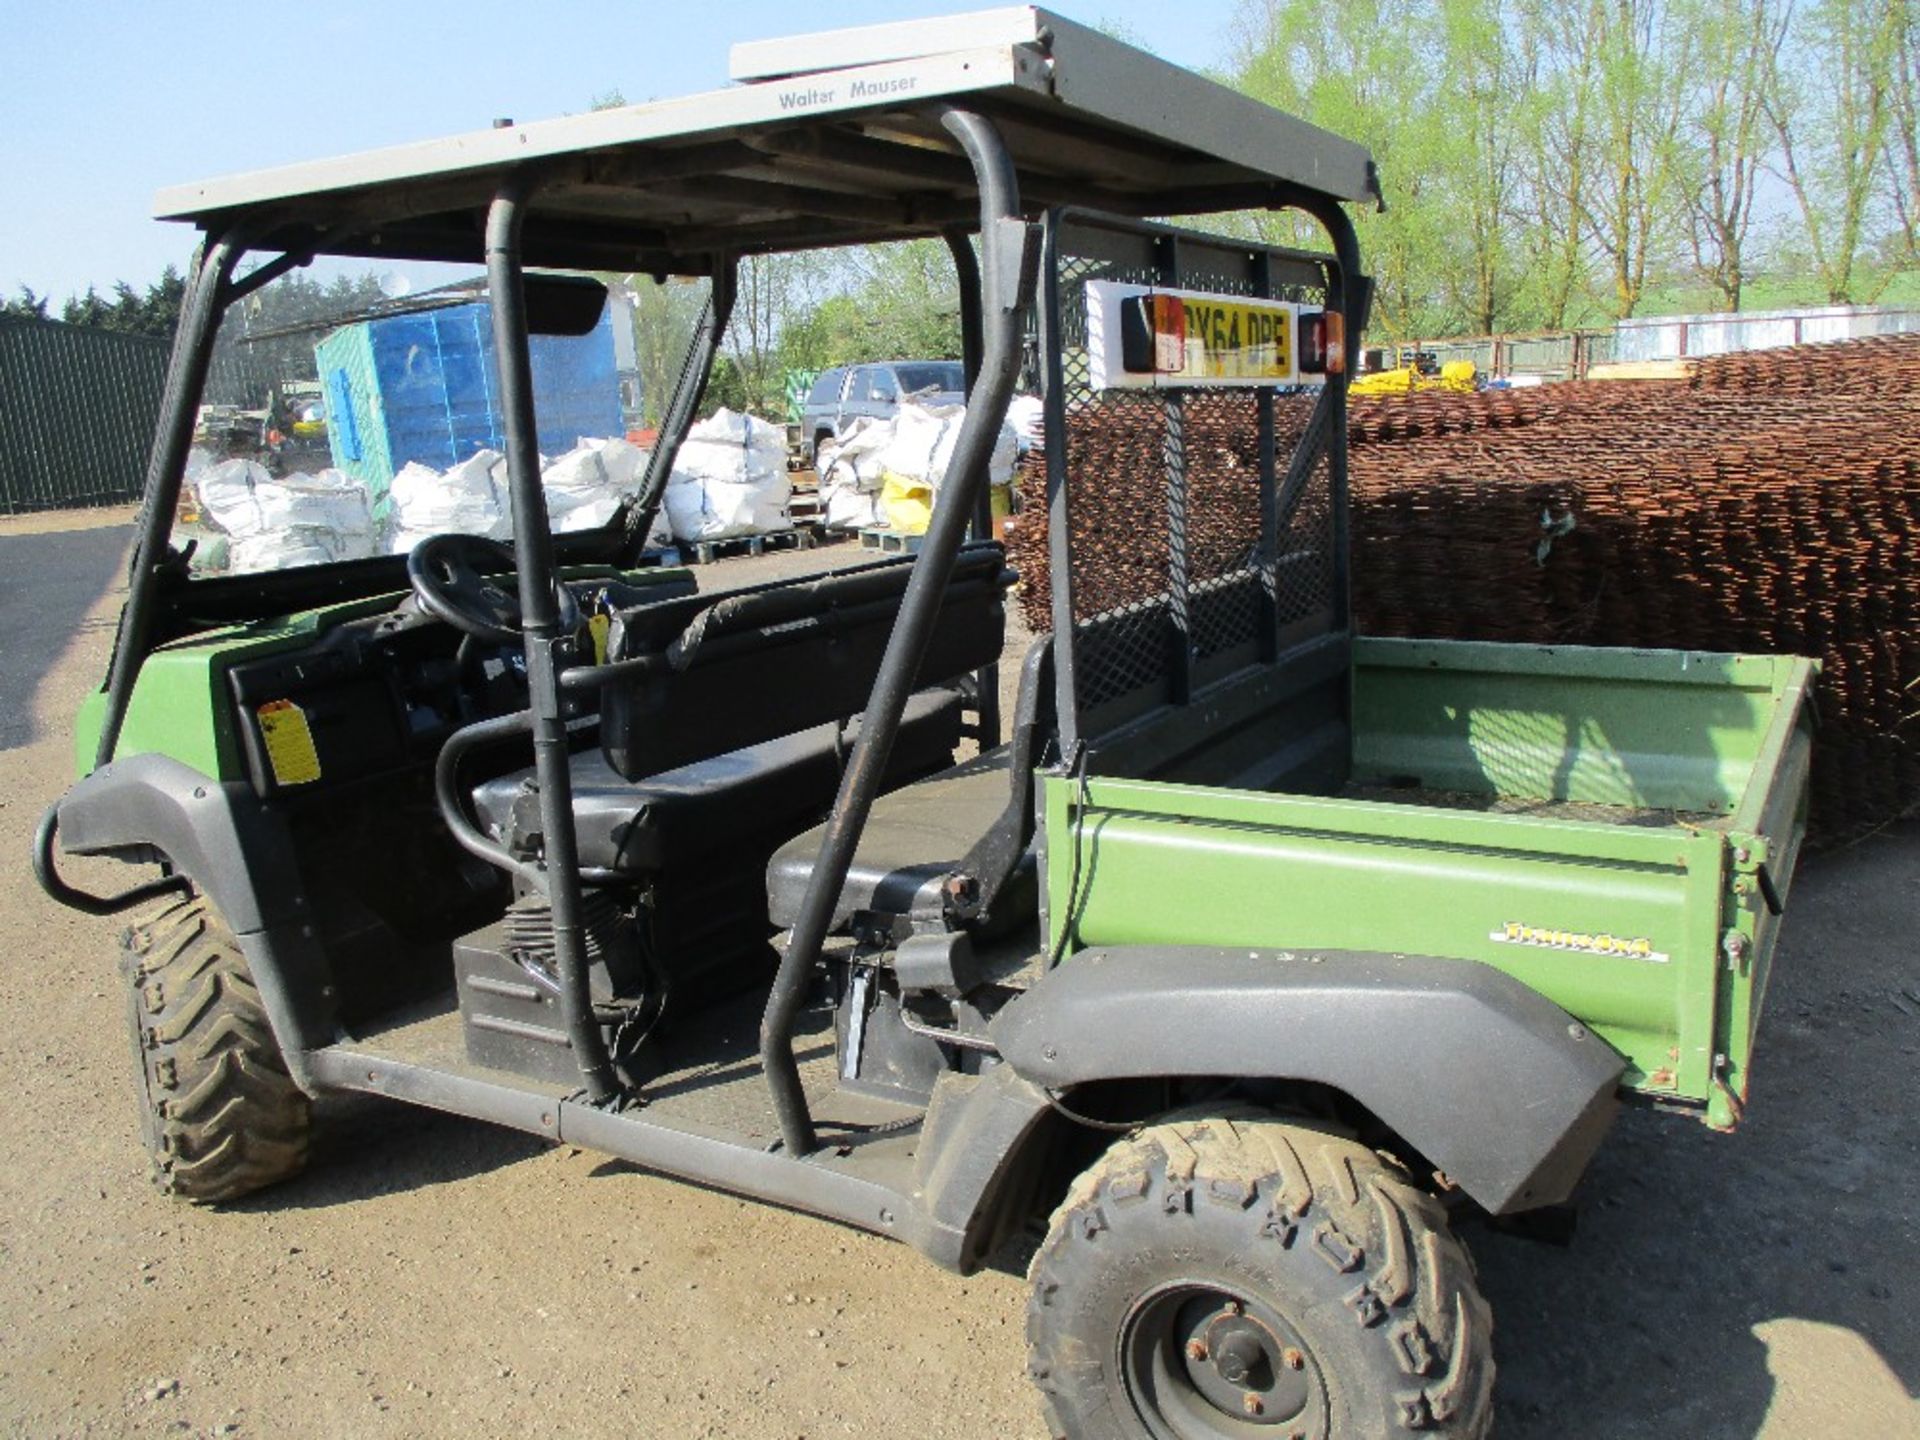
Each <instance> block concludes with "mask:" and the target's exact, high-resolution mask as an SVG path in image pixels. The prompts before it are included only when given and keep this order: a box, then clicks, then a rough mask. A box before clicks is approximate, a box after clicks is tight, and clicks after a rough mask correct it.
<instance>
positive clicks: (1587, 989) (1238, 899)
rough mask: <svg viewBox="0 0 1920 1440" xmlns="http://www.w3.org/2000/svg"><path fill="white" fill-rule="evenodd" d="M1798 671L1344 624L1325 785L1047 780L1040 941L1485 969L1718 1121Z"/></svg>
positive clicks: (1651, 1088) (1746, 998) (1781, 787)
mask: <svg viewBox="0 0 1920 1440" xmlns="http://www.w3.org/2000/svg"><path fill="white" fill-rule="evenodd" d="M1814 670H1815V666H1814V664H1813V662H1811V661H1807V660H1802V659H1797V658H1793V657H1785V656H1745V655H1718V654H1698V653H1691V652H1681V651H1647V650H1638V651H1628V650H1599V649H1582V648H1577V647H1542V646H1523V645H1492V644H1476V643H1466V642H1448V641H1409V640H1383V639H1361V640H1358V641H1356V642H1355V644H1354V662H1353V686H1352V695H1351V725H1352V744H1351V766H1350V773H1349V778H1348V780H1347V783H1346V785H1345V787H1344V788H1343V789H1342V790H1341V791H1340V792H1339V793H1336V794H1332V795H1301V794H1276V793H1270V792H1264V791H1254V790H1235V789H1226V788H1219V787H1213V786H1202V785H1190V784H1183V783H1181V782H1180V780H1179V777H1178V776H1177V775H1175V776H1170V777H1165V778H1156V779H1151V780H1116V779H1103V778H1101V777H1100V776H1099V775H1098V774H1095V775H1093V776H1091V777H1089V778H1088V779H1087V780H1086V781H1085V789H1084V793H1083V792H1082V791H1081V789H1080V786H1079V784H1078V782H1076V781H1074V780H1071V779H1067V778H1059V777H1054V778H1049V779H1047V780H1046V782H1045V801H1044V804H1045V818H1046V825H1047V832H1048V836H1049V864H1048V867H1047V911H1048V925H1049V939H1050V941H1053V942H1057V941H1059V939H1060V938H1061V937H1060V933H1059V932H1060V930H1061V929H1062V928H1064V927H1068V926H1070V927H1071V935H1070V936H1069V937H1068V943H1069V948H1070V949H1071V948H1079V947H1081V946H1086V945H1128V944H1156V943H1160V944H1164V943H1177V944H1186V945H1236V946H1237V945H1246V946H1249V947H1259V948H1273V947H1278V948H1286V949H1292V950H1309V951H1311V950H1316V949H1320V950H1374V951H1388V952H1395V953H1405V954H1420V955H1432V956H1440V957H1445V958H1451V959H1459V960H1462V961H1472V962H1477V963H1480V964H1485V965H1491V966H1493V967H1495V968H1497V969H1500V970H1503V971H1506V972H1508V973H1510V974H1512V975H1514V976H1516V977H1517V978H1519V979H1521V980H1523V981H1524V982H1525V983H1527V984H1528V985H1530V986H1532V987H1533V988H1535V989H1537V990H1539V991H1540V992H1541V993H1542V994H1544V995H1546V996H1548V997H1549V998H1550V999H1553V1000H1554V1001H1556V1002H1557V1003H1558V1004H1559V1005H1561V1006H1562V1007H1563V1008H1564V1009H1565V1010H1566V1011H1567V1012H1568V1013H1569V1014H1570V1015H1571V1016H1573V1017H1575V1018H1576V1019H1578V1020H1579V1021H1581V1022H1582V1023H1583V1024H1585V1025H1587V1026H1589V1027H1590V1028H1591V1029H1592V1030H1594V1032H1595V1033H1597V1034H1598V1035H1599V1036H1601V1038H1603V1039H1605V1040H1606V1041H1607V1042H1608V1043H1609V1044H1611V1045H1613V1046H1614V1047H1615V1048H1616V1049H1617V1050H1619V1051H1620V1053H1621V1054H1622V1055H1623V1056H1624V1057H1625V1058H1626V1060H1627V1062H1628V1068H1627V1071H1626V1075H1625V1078H1624V1081H1623V1083H1624V1084H1625V1085H1627V1086H1628V1087H1630V1088H1631V1089H1633V1090H1636V1091H1639V1092H1642V1093H1644V1094H1647V1095H1649V1096H1653V1097H1658V1098H1661V1099H1664V1100H1667V1101H1671V1102H1679V1103H1686V1104H1691V1105H1696V1106H1699V1107H1702V1110H1703V1113H1704V1115H1705V1118H1707V1120H1708V1121H1709V1122H1710V1123H1712V1124H1714V1125H1715V1126H1718V1127H1722V1128H1726V1127H1731V1126H1732V1125H1734V1124H1736V1123H1738V1120H1739V1116H1740V1108H1741V1105H1742V1104H1743V1102H1744V1099H1745V1095H1746V1087H1747V1070H1748V1061H1749V1057H1750V1054H1751V1049H1752V1040H1753V1030H1754V1026H1755V1024H1756V1022H1757V1020H1758V1015H1759V1010H1760V1005H1761V1001H1762V999H1763V998H1764V995H1765V989H1766V980H1767V972H1768V965H1769V961H1770V958H1771V954H1772V948H1773V939H1774V935H1775V933H1776V929H1777V926H1778V921H1779V915H1780V912H1781V911H1782V910H1783V909H1784V906H1785V903H1786V899H1787V894H1788V890H1789V887H1790V884H1791V880H1792V874H1793V866H1794V860H1795V858H1796V856H1797V853H1798V850H1799V846H1800V842H1801V838H1802V836H1803V834H1804V831H1805V806H1806V782H1807V757H1808V748H1809V734H1810V730H1811V725H1812V711H1811V708H1810V706H1809V704H1808V694H1809V690H1810V687H1811V684H1812V680H1813V676H1814ZM1055 847H1057V848H1055ZM1067 963H1071V962H1070V961H1069V962H1067Z"/></svg>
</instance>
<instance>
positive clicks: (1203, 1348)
mask: <svg viewBox="0 0 1920 1440" xmlns="http://www.w3.org/2000/svg"><path fill="white" fill-rule="evenodd" d="M1120 1373H1121V1375H1122V1376H1123V1377H1124V1379H1125V1381H1126V1387H1127V1398H1128V1399H1129V1400H1130V1401H1131V1402H1132V1405H1133V1409H1134V1413H1135V1415H1137V1416H1138V1417H1139V1419H1140V1420H1141V1421H1142V1422H1143V1423H1144V1424H1145V1425H1146V1427H1147V1432H1148V1433H1149V1434H1150V1435H1152V1436H1153V1437H1154V1440H1221V1437H1231V1440H1324V1437H1325V1435H1326V1418H1327V1403H1326V1385H1325V1382H1324V1380H1323V1379H1322V1378H1321V1375H1320V1368H1319V1365H1318V1364H1317V1363H1316V1362H1315V1360H1314V1357H1313V1352H1312V1351H1311V1350H1309V1349H1308V1348H1307V1346H1306V1344H1305V1343H1304V1342H1303V1341H1302V1340H1301V1338H1300V1336H1299V1334H1298V1333H1297V1332H1296V1331H1295V1330H1294V1328H1293V1326H1292V1325H1290V1324H1288V1323H1287V1321H1286V1319H1285V1317H1283V1316H1282V1315H1281V1314H1280V1313H1279V1312H1278V1311H1276V1310H1274V1309H1273V1308H1272V1307H1271V1306H1269V1305H1266V1304H1263V1303H1262V1302H1260V1301H1258V1300H1255V1299H1252V1298H1249V1297H1247V1296H1244V1295H1239V1294H1236V1293H1234V1292H1233V1291H1231V1290H1228V1289H1224V1288H1222V1287H1220V1286H1218V1285H1213V1284H1208V1283H1206V1282H1204V1281H1182V1282H1178V1283H1175V1284H1172V1285H1164V1286H1161V1287H1160V1288H1159V1289H1157V1290H1155V1291H1153V1292H1151V1293H1150V1294H1147V1295H1145V1296H1142V1297H1141V1298H1140V1300H1139V1301H1137V1302H1136V1303H1135V1304H1134V1307H1133V1309H1132V1310H1131V1311H1129V1312H1128V1315H1127V1319H1126V1323H1125V1324H1124V1325H1123V1326H1122V1327H1121V1332H1120Z"/></svg>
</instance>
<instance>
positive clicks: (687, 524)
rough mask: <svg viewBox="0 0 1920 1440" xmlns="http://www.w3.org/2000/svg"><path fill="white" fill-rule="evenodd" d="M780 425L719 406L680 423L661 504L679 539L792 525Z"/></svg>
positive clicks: (729, 535)
mask: <svg viewBox="0 0 1920 1440" xmlns="http://www.w3.org/2000/svg"><path fill="white" fill-rule="evenodd" d="M792 497H793V481H792V480H791V479H790V478H789V476H788V474H787V432H786V427H785V426H784V425H776V424H774V423H772V422H771V421H768V420H760V419H757V418H755V417H754V416H752V415H742V414H739V413H737V412H735V411H732V410H727V409H724V408H722V409H720V410H718V411H716V412H714V414H713V415H712V416H711V417H710V418H708V419H706V420H702V421H701V422H700V423H699V424H697V425H695V426H693V427H692V428H691V429H690V430H688V431H687V438H686V440H685V441H684V442H683V443H682V444H681V446H680V453H679V454H678V455H676V456H675V457H674V461H673V473H672V475H671V476H670V477H669V478H668V482H667V490H666V500H665V504H664V506H663V508H664V509H665V511H666V515H667V522H668V524H669V525H670V526H671V527H672V530H673V538H674V539H675V540H678V541H680V542H681V543H682V544H691V543H694V542H696V541H703V540H726V539H730V538H732V537H734V536H736V535H771V534H774V533H776V532H778V531H782V530H791V529H792V528H793V519H792V517H791V515H789V514H788V510H787V506H788V502H789V501H790V500H791V499H792Z"/></svg>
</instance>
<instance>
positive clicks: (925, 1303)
mask: <svg viewBox="0 0 1920 1440" xmlns="http://www.w3.org/2000/svg"><path fill="white" fill-rule="evenodd" d="M55 528H57V527H56V526H53V525H34V526H23V525H19V524H5V525H0V685H4V689H3V690H0V797H4V798H0V915H4V916H5V917H6V918H7V920H8V922H9V932H10V933H11V934H12V935H13V936H14V937H15V939H14V942H13V943H12V944H11V945H10V946H9V947H8V953H7V954H6V957H5V960H4V963H0V1096H4V1097H5V1100H4V1108H0V1118H3V1119H4V1124H0V1314H4V1315H5V1316H6V1317H7V1318H6V1320H5V1322H4V1323H0V1430H4V1431H6V1432H7V1433H10V1434H23V1435H66V1434H107V1435H111V1434H238V1435H263V1436H265V1435H271V1436H309V1435H314V1436H318V1435H327V1436H339V1435H346V1436H417V1435H432V1436H439V1435H447V1436H455V1435H459V1436H463V1437H465V1436H473V1435H503V1434H554V1435H569V1436H577V1435H601V1434H605V1435H616V1434H617V1435H645V1436H662V1437H680V1436H726V1437H757V1436H788V1437H792V1436H807V1437H816V1440H817V1437H823V1436H830V1435H844V1434H857V1435H862V1436H865V1437H869V1440H877V1437H886V1436H893V1435H909V1434H911V1435H914V1436H926V1437H945V1436H954V1437H959V1436H968V1437H975V1440H977V1437H1026V1436H1038V1435H1040V1434H1042V1433H1043V1432H1042V1429H1041V1427H1040V1426H1039V1424H1038V1423H1037V1420H1036V1418H1035V1413H1036V1412H1035V1407H1034V1405H1033V1403H1032V1400H1031V1398H1030V1396H1029V1393H1028V1390H1027V1386H1026V1383H1025V1380H1024V1378H1023V1366H1022V1361H1023V1351H1022V1345H1021V1342H1020V1321H1021V1305H1022V1300H1023V1287H1022V1285H1021V1283H1020V1282H1019V1281H1018V1280H1017V1279H1016V1278H1014V1277H1012V1276H1008V1275H1004V1274H1000V1273H994V1272H989V1273H987V1274H984V1275H981V1276H977V1277H974V1278H972V1279H967V1280H960V1279H957V1278H954V1277H952V1276H949V1275H945V1274H943V1273H941V1272H939V1271H936V1270H934V1269H932V1268H931V1267H929V1266H927V1265H926V1264H924V1263H923V1262H922V1261H920V1260H919V1259H918V1258H917V1257H915V1256H914V1255H912V1254H911V1253H909V1252H908V1251H906V1250H904V1249H901V1248H898V1247H895V1246H892V1245H890V1244H889V1243H887V1242H883V1241H880V1240H877V1239H872V1238H868V1237H866V1236H864V1235H859V1234H855V1233H853V1232H849V1231H844V1230H840V1229H837V1228H835V1227H832V1226H829V1225H826V1224H824V1223H822V1222H818V1221H813V1220H807V1219H802V1218H799V1217H796V1216H790V1215H786V1214H784V1213H781V1212H778V1211H772V1210H767V1209H763V1208H759V1207H750V1206H747V1205H743V1204H741V1203H739V1202H737V1201H734V1200H732V1199H729V1198H727V1197H724V1196H721V1195H718V1194H714V1193H711V1192H706V1191H701V1190H696V1189H693V1188H690V1187H687V1186H684V1185H678V1184H675V1183H672V1182H669V1181H666V1180H662V1179H658V1178H655V1177H653V1176H650V1175H646V1174H643V1173H640V1172H638V1171H636V1170H634V1169H633V1168H631V1167H629V1166H626V1165H623V1164H620V1163H618V1162H614V1161H609V1160H605V1159H602V1158H601V1157H598V1156H595V1155H592V1154H587V1153H582V1152H579V1151H574V1150H570V1149H566V1148H561V1149H551V1148H548V1147H546V1146H544V1145H542V1144H540V1143H539V1142H537V1141H534V1140H531V1139H528V1138H523V1137H521V1136H518V1135H515V1134H511V1133H508V1132H505V1131H499V1130H494V1129H491V1128H489V1127H486V1126H483V1125H480V1124H477V1123H470V1122H466V1121H460V1120H454V1119H448V1118H442V1117H438V1116H434V1115H430V1114H427V1113H425V1112H419V1111H413V1110H407V1109H403V1108H399V1107H385V1106H381V1105H378V1104H376V1103H374V1102H353V1103H348V1104H329V1105H327V1106H326V1107H324V1110H323V1115H324V1122H323V1126H322V1130H321V1140H320V1144H319V1154H318V1155H317V1157H316V1163H315V1165H314V1168H313V1169H312V1171H311V1172H310V1173H309V1174H308V1175H307V1176H305V1177H303V1178H302V1179H300V1180H298V1181H295V1182H293V1183H292V1184H290V1185H287V1186H284V1187H282V1188H281V1189H279V1190H277V1191H273V1192H269V1193H268V1194H266V1195H263V1196H261V1197H259V1198H258V1199H257V1200H255V1201H252V1202H249V1203H247V1204H243V1205H240V1206H236V1207H233V1208H231V1209H228V1210H224V1211H196V1210H189V1209H186V1208H184V1207H181V1206H178V1205H174V1204H171V1203H168V1202H165V1201H163V1200H161V1199H160V1198H159V1197H158V1196H157V1195H156V1194H154V1193H153V1192H152V1191H151V1190H150V1189H149V1188H148V1186H147V1184H146V1181H145V1179H144V1176H143V1170H142V1163H141V1160H140V1156H139V1152H138V1149H137V1143H136V1139H135V1133H134V1114H133V1107H132V1103H131V1070H130V1061H129V1058H128V1055H127V1053H126V1040H125V1037H124V1034H123V1020H122V1014H121V1000H120V996H119V993H118V984H119V981H118V978H117V976H116V975H115V973H114V968H113V958H112V956H113V942H114V937H115V935H116V934H117V930H118V926H117V924H116V923H115V922H113V921H107V920H90V919H87V918H84V917H81V916H78V915H74V914H71V913H69V912H66V911H63V910H60V909H57V908H56V907H54V906H52V905H51V904H49V903H48V902H46V901H45V900H44V899H42V898H41V896H40V895H39V893H38V891H37V890H36V889H35V888H34V887H33V883H32V880H31V878H30V877H29V875H28V873H27V867H26V863H25V857H26V854H27V841H28V836H29V834H30V833H31V830H32V826H33V823H34V821H35V820H36V819H37V818H38V815H39V813H40V811H41V809H42V807H43V806H44V805H45V804H46V803H47V802H48V801H49V800H51V799H52V798H53V797H54V796H55V795H57V794H58V793H59V791H60V790H61V788H62V787H63V786H64V785H65V784H66V783H67V780H68V778H69V775H70V769H71V761H70V759H69V744H68V741H67V737H66V724H67V721H68V718H69V717H70V716H71V714H72V712H73V710H74V708H75V706H76V705H77V704H78V702H79V700H80V697H81V695H82V694H83V693H84V691H85V689H86V688H87V687H88V686H89V685H91V684H93V683H96V682H97V679H98V676H99V674H100V673H101V671H102V669H103V668H104V664H105V656H106V652H107V648H108V645H109V643H110V640H111V632H110V628H109V625H110V619H111V613H112V612H111V609H110V608H109V607H110V606H111V604H112V600H113V597H112V596H111V594H109V593H106V587H107V586H108V583H109V580H110V579H113V580H117V578H118V572H119V564H118V552H119V550H120V547H121V545H122V544H123V543H124V538H125V533H126V532H125V531H124V529H121V530H118V531H104V532H103V531H92V532H89V531H86V530H84V529H81V530H69V531H67V532H66V533H63V534H59V535H46V534H36V533H33V532H35V531H46V530H52V529H55ZM75 536H81V537H84V538H79V539H76V538H74V537H75ZM752 563H755V562H730V564H734V565H740V566H744V565H748V564H752ZM721 568H722V569H727V568H728V567H727V566H723V567H721ZM715 573H718V572H715ZM729 578H732V577H731V575H730V576H729ZM89 616H90V617H91V618H86V617H89ZM1917 866H1920V830H1907V831H1904V832H1900V833H1894V834H1888V835H1884V836H1881V837H1879V838H1878V839H1876V840H1874V841H1872V842H1869V843H1868V844H1865V845H1863V846H1860V847H1858V848H1855V849H1853V850H1850V851H1847V852H1844V853H1842V854H1837V855H1832V856H1826V857H1821V858H1817V859H1815V860H1814V861H1812V862H1810V863H1809V864H1808V865H1807V866H1806V868H1805V869H1804V871H1803V874H1802V879H1801V883H1800V885H1799V886H1798V888H1796V890H1795V892H1794V895H1793V904H1792V910H1793V916H1792V920H1791V923H1790V924H1789V926H1788V929H1787V938H1786V944H1785V946H1784V948H1783V953H1782V954H1781V957H1780V968H1779V972H1778V978H1777V981H1776V983H1775V986H1774V990H1773V995H1772V997H1771V1000H1770V1011H1769V1018H1768V1022H1767V1026H1766V1032H1765V1035H1764V1037H1763V1039H1764V1051H1763V1056H1762V1062H1761V1069H1760V1073H1759V1079H1758V1092H1757V1094H1756V1097H1755V1104H1754V1108H1753V1116H1752V1119H1751V1121H1750V1123H1749V1125H1748V1126H1747V1128H1746V1129H1745V1130H1743V1131H1742V1132H1741V1133H1740V1134H1739V1135H1738V1136H1735V1137H1732V1138H1726V1137H1719V1136H1714V1135H1711V1134H1708V1133H1707V1132H1705V1131H1704V1130H1702V1129H1700V1128H1699V1127H1697V1126H1694V1125H1692V1124H1690V1123H1688V1122H1685V1121H1681V1120H1675V1119H1669V1118H1663V1117H1661V1116H1657V1115H1652V1114H1634V1115H1630V1116H1628V1117H1627V1118H1626V1120H1625V1122H1624V1123H1623V1124H1622V1125H1621V1126H1620V1127H1619V1130H1618V1131H1617V1133H1616V1134H1615V1136H1614V1138H1613V1139H1612V1141H1611V1142H1610V1144H1609V1145H1608V1147H1607V1149H1606V1150H1605V1151H1604V1152H1603V1154H1602V1157H1601V1159H1600V1161H1599V1163H1598V1164H1597V1166H1596V1167H1595V1169H1594V1171H1593V1173H1592V1175H1591V1176H1590V1178H1589V1180H1588V1183H1587V1187H1586V1192H1585V1198H1586V1202H1587V1203H1586V1205H1585V1207H1584V1214H1583V1216H1582V1221H1581V1228H1580V1231H1579V1234H1578V1236H1577V1238H1576V1239H1575V1241H1574V1243H1573V1246H1572V1248H1571V1249H1570V1250H1567V1251H1556V1250H1553V1249H1548V1248H1544V1247H1541V1246H1538V1245H1534V1244H1531V1243H1528V1242H1523V1241H1520V1240H1516V1239H1513V1238H1510V1237H1506V1236H1499V1235H1492V1234H1489V1233H1486V1232H1484V1231H1475V1232H1473V1233H1472V1234H1471V1235H1470V1236H1469V1239H1470V1243H1471V1244H1472V1246H1473V1248H1474V1251H1475V1254H1476V1256H1477V1257H1478V1259H1479V1262H1480V1266H1481V1272H1482V1279H1483V1282H1484V1284H1485V1286H1486V1288H1487V1290H1488V1293H1489V1295H1490V1297H1491V1298H1492V1300H1493V1304H1494V1312H1495V1315H1496V1318H1497V1321H1498V1326H1499V1328H1498V1331H1497V1335H1496V1342H1497V1346H1498V1354H1499V1362H1500V1366H1501V1379H1500V1386H1501V1390H1500V1394H1501V1404H1500V1423H1499V1434H1500V1435H1501V1436H1503V1437H1542V1440H1544V1437H1549V1436H1551V1437H1567V1440H1587V1437H1592V1440H1601V1437H1605V1440H1622V1437H1635V1436H1656V1435H1657V1436H1660V1437H1663V1440H1671V1437H1691V1440H1746V1437H1753V1436H1765V1437H1767V1440H1804V1437H1824V1436H1847V1437H1854V1436H1860V1437H1876V1440H1877V1437H1895V1436H1903V1435H1914V1434H1920V1424H1917V1423H1916V1419H1917V1415H1920V1412H1917V1411H1916V1406H1915V1403H1914V1399H1913V1393H1912V1392H1913V1386H1914V1385H1915V1384H1916V1382H1920V1284H1917V1283H1916V1279H1915V1276H1916V1275H1917V1274H1920V1112H1917V1111H1916V1107H1915V1105H1914V1080H1915V1074H1916V1059H1917V1058H1920V966H1916V964H1915V961H1914V959H1913V949H1912V937H1913V936H1914V935H1915V934H1920V886H1916V885H1915V884H1914V879H1915V875H1916V867H1917Z"/></svg>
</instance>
